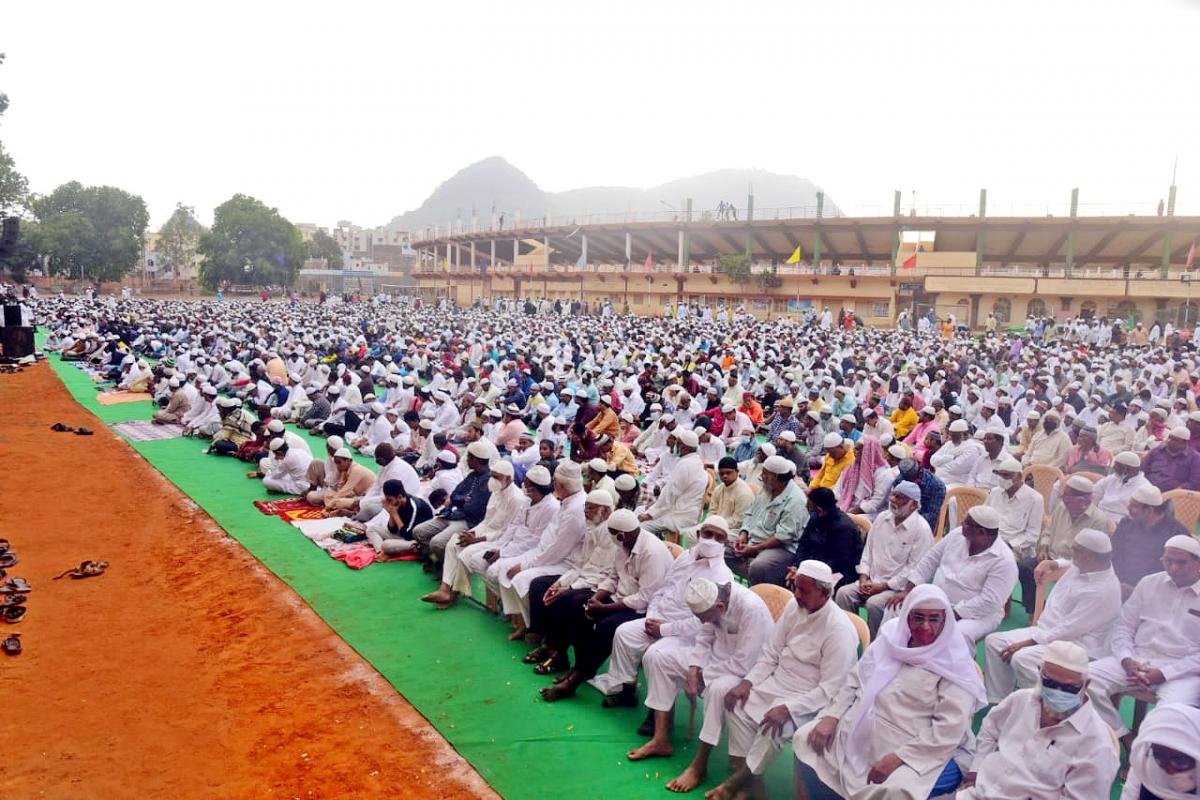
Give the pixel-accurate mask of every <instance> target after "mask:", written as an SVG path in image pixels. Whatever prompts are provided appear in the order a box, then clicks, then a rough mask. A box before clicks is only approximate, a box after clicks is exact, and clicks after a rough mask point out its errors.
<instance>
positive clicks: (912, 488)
mask: <svg viewBox="0 0 1200 800" xmlns="http://www.w3.org/2000/svg"><path fill="white" fill-rule="evenodd" d="M892 493H893V494H900V495H903V496H905V497H907V498H908V499H909V500H916V501H918V502H920V500H921V487H920V486H917V485H916V484H915V483H913V482H912V481H900V482H899V483H897V484H896V485H895V486H894V487H892Z"/></svg>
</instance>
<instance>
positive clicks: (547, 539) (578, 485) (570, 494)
mask: <svg viewBox="0 0 1200 800" xmlns="http://www.w3.org/2000/svg"><path fill="white" fill-rule="evenodd" d="M554 494H555V496H556V497H558V500H559V508H558V513H557V514H556V515H555V518H554V521H553V522H552V523H551V524H550V525H548V526H547V527H546V528H544V529H543V530H542V531H541V537H540V538H539V539H538V543H537V544H536V545H534V546H533V548H532V549H530V550H527V551H526V552H524V553H521V554H520V555H518V556H514V557H513V558H508V559H503V560H502V561H501V562H498V570H497V571H498V575H499V580H500V600H501V602H502V603H503V609H504V613H505V614H507V615H509V616H510V617H511V618H512V620H513V624H514V626H515V630H514V631H513V633H512V634H510V635H509V638H510V639H512V640H513V641H516V640H518V639H521V638H523V637H524V636H525V631H526V630H528V628H529V585H530V584H531V583H533V579H534V578H538V577H541V576H542V575H561V574H563V573H564V572H566V571H567V570H569V569H571V568H572V567H574V566H576V565H577V564H578V563H579V557H580V555H581V553H582V552H583V539H584V536H585V535H586V534H587V526H586V524H585V522H584V518H583V504H584V500H585V496H584V493H583V480H582V478H581V477H580V469H579V465H578V464H577V463H575V462H574V461H564V462H563V463H561V464H559V465H558V469H556V470H555V471H554Z"/></svg>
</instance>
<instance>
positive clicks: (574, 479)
mask: <svg viewBox="0 0 1200 800" xmlns="http://www.w3.org/2000/svg"><path fill="white" fill-rule="evenodd" d="M582 474H583V470H581V469H580V468H579V464H577V463H576V462H574V461H564V462H562V463H561V464H559V465H558V469H556V470H554V479H555V480H556V481H558V482H559V483H561V484H562V485H563V486H565V487H567V488H568V489H570V490H571V491H572V492H577V491H579V489H580V486H581V485H582V483H583V479H582Z"/></svg>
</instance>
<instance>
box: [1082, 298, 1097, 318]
mask: <svg viewBox="0 0 1200 800" xmlns="http://www.w3.org/2000/svg"><path fill="white" fill-rule="evenodd" d="M1079 314H1080V316H1082V317H1083V318H1084V319H1093V318H1094V317H1095V316H1096V301H1095V300H1084V301H1083V302H1082V303H1080V304H1079Z"/></svg>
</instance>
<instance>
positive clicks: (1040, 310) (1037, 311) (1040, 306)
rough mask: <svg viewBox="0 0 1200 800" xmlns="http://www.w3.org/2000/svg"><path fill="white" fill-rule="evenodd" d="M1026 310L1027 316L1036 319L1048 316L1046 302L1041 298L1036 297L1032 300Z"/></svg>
mask: <svg viewBox="0 0 1200 800" xmlns="http://www.w3.org/2000/svg"><path fill="white" fill-rule="evenodd" d="M1025 308H1026V311H1025V313H1026V314H1030V315H1032V316H1035V317H1044V316H1046V301H1045V300H1043V299H1042V298H1040V297H1035V298H1033V299H1032V300H1030V301H1029V305H1027V306H1026V307H1025Z"/></svg>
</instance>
